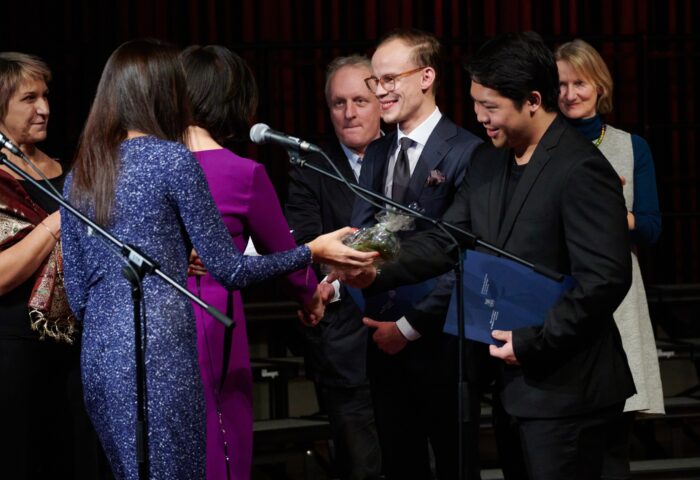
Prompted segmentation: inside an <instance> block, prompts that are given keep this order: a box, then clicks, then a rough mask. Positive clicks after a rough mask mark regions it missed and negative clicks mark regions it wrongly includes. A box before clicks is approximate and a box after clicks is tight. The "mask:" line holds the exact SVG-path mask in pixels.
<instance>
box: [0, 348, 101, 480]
mask: <svg viewBox="0 0 700 480" xmlns="http://www.w3.org/2000/svg"><path fill="white" fill-rule="evenodd" d="M78 356H79V347H77V346H69V345H66V344H63V343H56V342H54V341H53V340H51V339H47V340H45V341H39V340H33V339H23V338H0V384H1V385H2V387H1V388H2V394H0V425H2V427H1V428H2V434H0V435H2V437H3V447H2V448H0V465H2V475H1V476H2V478H13V479H26V480H33V479H45V478H70V479H91V480H95V479H98V478H101V477H100V476H99V475H100V474H99V470H100V466H101V463H100V461H101V460H103V457H102V455H103V454H102V453H101V449H100V447H99V442H98V440H97V436H96V435H95V432H94V430H93V428H92V425H91V423H90V420H89V418H88V416H87V413H86V412H85V406H84V404H83V396H82V387H81V381H80V365H79V358H78Z"/></svg>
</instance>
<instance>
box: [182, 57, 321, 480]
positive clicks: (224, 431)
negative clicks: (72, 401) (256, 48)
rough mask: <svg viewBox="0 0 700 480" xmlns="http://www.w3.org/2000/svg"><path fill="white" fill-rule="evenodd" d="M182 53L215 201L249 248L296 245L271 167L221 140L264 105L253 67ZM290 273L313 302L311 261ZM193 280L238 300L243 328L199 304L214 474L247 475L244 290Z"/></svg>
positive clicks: (292, 287)
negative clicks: (227, 324) (268, 171)
mask: <svg viewBox="0 0 700 480" xmlns="http://www.w3.org/2000/svg"><path fill="white" fill-rule="evenodd" d="M181 59H182V63H183V65H184V67H185V73H186V77H187V88H188V93H189V95H190V99H191V101H192V107H193V116H194V123H195V125H194V126H192V127H190V128H189V131H188V146H189V148H190V150H192V152H194V154H195V157H196V158H197V160H198V161H199V163H200V165H201V166H202V168H203V169H204V173H205V175H206V178H207V182H208V183H209V188H210V189H211V193H212V196H213V198H214V202H215V203H216V205H217V207H218V208H219V211H220V212H221V216H222V217H223V219H224V223H225V224H226V226H227V228H228V230H229V232H230V233H231V236H232V237H233V240H234V242H235V243H236V245H237V246H238V248H239V249H240V250H241V251H243V250H244V249H245V246H246V243H247V241H248V238H249V237H252V239H253V242H254V244H255V247H256V249H257V250H258V251H259V252H260V253H271V252H276V251H282V250H288V249H290V248H294V247H295V245H296V244H295V243H294V239H293V238H292V236H291V234H290V233H289V226H288V225H287V222H286V220H285V219H284V216H283V214H282V210H281V207H280V204H279V200H278V199H277V195H276V194H275V190H274V189H273V187H272V184H271V182H270V180H269V178H268V176H267V174H266V173H265V168H264V167H263V166H262V165H261V164H259V163H257V162H255V161H253V160H249V159H247V158H242V157H239V156H238V155H236V154H235V153H233V152H231V151H230V150H227V149H225V148H223V147H222V146H221V144H222V143H224V142H226V141H227V140H228V139H230V138H231V137H233V136H234V134H237V133H239V132H241V131H242V130H244V129H246V130H247V126H248V121H249V119H250V118H252V116H253V114H254V112H255V109H256V108H257V100H258V92H257V87H256V84H255V79H254V78H253V75H252V73H251V72H250V70H249V69H248V67H247V65H246V64H245V63H244V61H243V59H241V58H240V57H239V56H238V55H236V54H234V53H232V52H231V51H229V50H228V49H226V48H224V47H220V46H214V45H212V46H207V47H199V46H194V47H190V48H188V49H186V50H185V51H184V52H183V53H182V54H181ZM195 270H196V266H195ZM286 280H287V282H286V285H287V287H288V288H287V290H288V291H289V293H290V295H291V296H292V298H294V299H296V300H297V301H299V303H300V304H302V305H305V304H307V303H309V302H310V301H311V298H312V296H313V293H314V290H315V288H316V283H317V282H316V277H315V275H314V273H313V271H312V270H311V269H310V268H307V269H306V270H300V271H297V272H294V273H292V274H290V275H288V276H287V277H286ZM188 287H189V289H190V290H191V291H192V292H194V293H196V294H197V295H200V296H201V298H202V299H203V300H204V301H206V302H209V303H210V304H212V305H214V306H216V307H217V308H219V309H220V310H222V311H227V308H228V309H230V308H231V306H230V305H229V304H230V303H231V302H232V303H233V319H234V321H235V322H236V328H234V329H232V330H227V329H225V328H224V326H223V325H221V324H220V323H219V322H217V321H216V320H214V319H213V318H211V317H210V316H209V315H208V314H206V313H205V312H204V311H203V310H202V309H201V308H199V307H195V317H196V320H197V342H198V349H199V366H200V370H201V373H202V381H203V384H204V395H205V400H206V411H207V478H208V479H211V480H214V479H236V480H244V479H248V478H250V470H251V462H252V443H253V391H252V389H253V382H252V378H251V372H250V359H249V352H248V337H247V335H246V324H245V319H244V317H243V304H242V302H241V296H240V293H239V292H237V291H236V292H229V291H227V290H226V289H225V288H224V287H222V286H221V285H219V284H218V283H216V281H215V280H214V279H213V278H212V277H211V276H210V275H204V276H190V278H189V282H188ZM229 311H230V310H229ZM227 337H228V339H229V340H228V341H229V342H230V344H229V345H228V346H227V345H226V339H227ZM225 357H228V361H226V360H225ZM222 372H225V374H224V375H222Z"/></svg>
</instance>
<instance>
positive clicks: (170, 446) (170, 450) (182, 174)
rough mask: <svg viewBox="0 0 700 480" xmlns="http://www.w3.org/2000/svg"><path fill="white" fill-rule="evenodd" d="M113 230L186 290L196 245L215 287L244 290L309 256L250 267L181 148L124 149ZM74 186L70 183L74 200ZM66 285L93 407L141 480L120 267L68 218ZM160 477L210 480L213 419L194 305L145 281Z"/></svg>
mask: <svg viewBox="0 0 700 480" xmlns="http://www.w3.org/2000/svg"><path fill="white" fill-rule="evenodd" d="M120 153H121V158H122V160H121V168H120V175H119V179H118V181H117V185H116V193H115V202H114V208H113V213H112V222H111V224H110V226H109V228H108V230H109V231H110V232H111V233H112V234H114V235H115V236H116V237H118V238H120V239H121V240H122V241H124V242H125V243H129V244H133V245H135V246H137V247H139V248H140V249H141V251H142V252H144V253H145V254H147V255H148V256H150V257H151V258H153V259H154V260H155V261H156V262H157V263H158V264H159V265H160V268H161V269H162V271H163V272H165V273H167V274H169V275H171V276H172V277H173V278H174V279H175V280H176V281H178V282H179V283H180V284H181V285H185V284H186V274H187V260H188V254H189V248H188V246H187V241H186V237H189V239H190V240H191V242H192V245H193V246H194V248H195V249H196V250H197V252H198V254H199V256H200V257H201V259H202V261H203V262H204V264H205V265H206V267H207V268H208V270H209V272H210V273H211V274H212V275H213V276H214V278H215V279H216V280H217V281H219V282H221V284H223V285H225V286H227V287H230V288H241V287H244V286H246V285H249V284H251V283H254V282H258V281H261V280H264V279H267V278H270V277H273V276H276V275H281V274H283V273H287V272H290V271H293V270H296V269H299V268H301V267H303V266H305V265H307V264H309V263H310V261H311V253H310V251H309V249H308V247H306V246H302V247H298V248H296V249H294V250H290V251H287V252H284V253H279V254H274V255H267V256H264V257H245V256H243V255H241V254H240V252H239V251H238V250H236V248H235V247H234V245H233V243H232V242H231V237H230V235H229V233H228V231H227V230H226V227H225V226H224V224H223V223H222V221H221V218H220V216H219V213H218V211H217V209H216V206H215V205H214V203H213V201H212V199H211V195H210V193H209V190H208V187H207V182H206V179H205V177H204V174H203V172H202V170H201V168H200V166H199V164H198V163H197V161H196V160H195V158H194V157H193V156H192V154H191V153H190V152H189V151H188V150H187V149H186V148H185V147H184V146H183V145H181V144H179V143H174V142H168V141H164V140H160V139H157V138H154V137H139V138H135V139H131V140H126V141H124V142H123V143H122V145H121V147H120ZM71 180H72V176H70V175H69V177H68V178H67V180H66V185H65V192H66V193H68V192H69V191H70V185H71ZM89 213H92V212H89ZM61 222H62V241H63V252H64V262H65V265H64V267H65V285H66V290H67V293H68V297H69V300H70V304H71V307H72V308H73V311H74V312H75V314H76V316H77V317H78V318H79V319H80V320H82V322H83V338H82V352H81V366H82V376H83V383H84V390H85V403H86V406H87V410H88V413H89V414H90V417H91V419H92V422H93V424H94V425H95V428H96V430H97V432H98V434H99V436H100V440H101V441H102V445H103V446H104V449H105V451H106V453H107V456H108V457H109V460H110V463H111V465H112V470H113V472H114V475H115V477H116V478H117V479H136V478H137V477H138V470H137V464H136V442H135V421H136V384H135V380H134V379H135V367H134V340H133V338H134V334H133V331H134V329H133V313H132V304H131V294H130V287H129V284H128V282H127V281H126V280H125V279H124V278H123V277H122V274H121V268H122V265H123V262H122V260H121V259H120V257H118V256H117V255H116V254H114V253H112V252H111V251H110V250H109V249H108V248H107V247H105V246H104V244H103V243H102V242H101V241H100V240H98V239H97V238H94V237H88V236H87V235H86V234H85V228H84V227H83V226H82V225H81V224H80V223H79V221H78V220H77V219H75V218H73V217H72V216H71V215H70V214H69V213H68V212H66V211H63V209H62V211H61ZM144 290H145V312H146V329H145V348H146V385H147V387H146V388H147V392H146V394H147V399H148V413H147V415H148V443H149V459H150V478H152V479H203V478H204V475H205V412H204V398H203V393H202V384H201V380H200V374H199V366H198V363H197V346H196V345H197V343H196V331H195V323H194V318H193V312H192V307H191V304H190V301H189V300H187V299H186V298H185V297H183V296H182V295H180V294H179V293H178V292H176V291H175V290H174V289H173V288H171V287H170V286H168V285H166V284H165V282H163V281H162V280H160V279H159V278H157V277H155V276H147V277H146V278H145V280H144Z"/></svg>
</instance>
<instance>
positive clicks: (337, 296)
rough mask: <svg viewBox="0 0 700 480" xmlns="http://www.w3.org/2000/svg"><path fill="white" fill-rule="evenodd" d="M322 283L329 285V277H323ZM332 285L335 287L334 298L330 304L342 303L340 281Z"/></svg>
mask: <svg viewBox="0 0 700 480" xmlns="http://www.w3.org/2000/svg"><path fill="white" fill-rule="evenodd" d="M321 281H322V282H326V283H328V275H326V276H325V277H323V280H321ZM331 285H332V286H333V298H331V301H330V302H328V303H335V302H339V301H340V280H333V281H332V282H331Z"/></svg>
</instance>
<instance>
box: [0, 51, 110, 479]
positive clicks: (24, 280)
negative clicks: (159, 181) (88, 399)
mask: <svg viewBox="0 0 700 480" xmlns="http://www.w3.org/2000/svg"><path fill="white" fill-rule="evenodd" d="M50 78H51V72H50V71H49V69H48V67H47V66H46V64H45V63H44V62H43V61H41V60H40V59H38V58H36V57H33V56H31V55H26V54H22V53H15V52H3V53H0V131H2V133H3V134H4V135H5V136H6V137H7V138H9V139H10V140H11V141H12V142H13V143H14V144H15V145H17V146H19V148H20V149H21V150H22V151H23V152H24V154H25V155H26V156H27V157H28V158H29V159H30V160H31V161H32V163H33V164H34V165H35V166H36V167H37V169H38V170H39V171H41V173H43V176H44V177H46V178H47V179H48V180H42V181H41V183H44V184H46V183H47V182H48V183H49V184H51V185H53V187H54V188H55V189H56V190H57V191H61V189H62V187H63V179H64V172H63V168H62V166H61V164H60V163H59V162H58V161H56V160H55V159H53V158H51V157H49V156H48V155H46V154H45V153H44V152H42V151H41V150H39V149H38V148H37V147H36V146H35V144H36V143H37V142H40V141H42V140H44V139H45V138H46V127H47V124H48V120H49V103H48V87H47V82H48V81H49V80H50ZM2 153H3V154H6V155H7V157H8V158H9V160H10V161H11V162H12V163H14V164H15V165H17V166H18V167H19V168H21V169H22V170H24V171H26V172H27V173H29V175H31V176H32V177H33V178H35V179H40V178H41V176H40V175H39V174H38V172H36V171H34V170H33V169H31V167H29V166H28V165H26V164H25V163H24V162H23V161H22V160H21V159H20V158H19V157H16V156H15V155H13V154H12V153H10V152H8V151H3V152H2ZM57 210H58V205H57V204H56V203H55V202H54V201H52V200H51V199H50V198H49V197H47V196H46V195H45V194H43V193H41V192H40V190H39V189H37V188H36V187H35V186H33V185H31V184H30V183H29V182H27V181H25V180H23V179H21V178H20V177H19V176H18V175H16V174H15V173H13V172H12V171H11V170H10V169H9V168H8V167H7V166H4V165H3V166H2V167H0V384H1V385H2V390H3V393H2V395H0V425H2V429H0V437H2V438H1V441H0V443H2V444H3V445H4V447H3V448H2V449H0V465H2V470H3V477H4V478H16V479H25V478H26V479H28V478H96V477H95V475H94V473H95V472H88V471H85V468H84V467H85V465H87V464H89V463H92V464H94V465H96V463H94V462H92V461H90V462H88V461H87V457H90V458H91V460H94V458H96V457H95V455H94V452H96V448H97V443H96V442H95V441H91V440H90V439H91V437H92V438H94V433H92V430H91V428H90V426H89V422H88V420H87V416H86V414H85V413H84V410H83V404H82V396H81V388H80V375H79V347H78V345H76V343H77V337H78V335H77V332H76V324H75V318H74V317H73V314H72V313H71V311H70V309H69V307H68V302H67V299H66V295H65V292H64V290H63V268H62V263H63V262H62V257H61V241H60V238H61V230H60V218H59V212H58V211H57ZM78 425H81V426H80V427H77V426H78ZM85 441H87V443H85ZM76 445H83V446H84V445H92V448H89V447H88V448H87V449H85V450H83V451H82V453H81V455H82V456H83V458H85V459H86V462H85V465H82V462H81V466H80V467H78V466H77V465H76V462H75V458H76V452H75V451H74V450H75V449H76ZM91 450H92V452H93V455H90V451H91Z"/></svg>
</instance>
